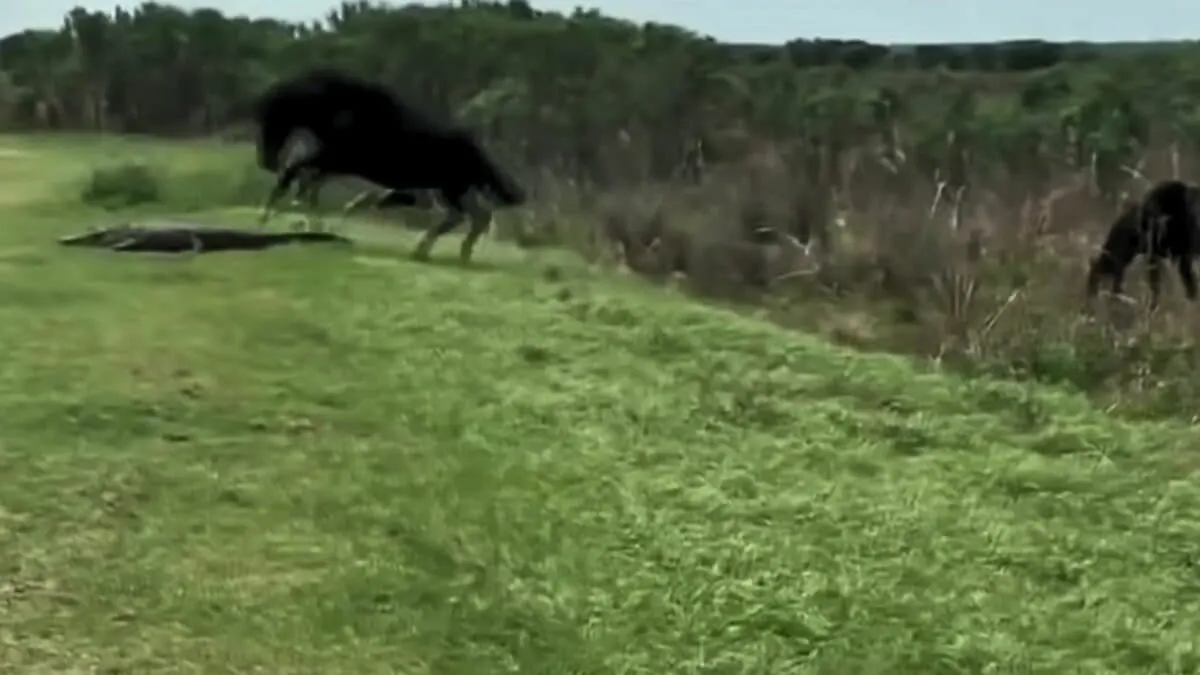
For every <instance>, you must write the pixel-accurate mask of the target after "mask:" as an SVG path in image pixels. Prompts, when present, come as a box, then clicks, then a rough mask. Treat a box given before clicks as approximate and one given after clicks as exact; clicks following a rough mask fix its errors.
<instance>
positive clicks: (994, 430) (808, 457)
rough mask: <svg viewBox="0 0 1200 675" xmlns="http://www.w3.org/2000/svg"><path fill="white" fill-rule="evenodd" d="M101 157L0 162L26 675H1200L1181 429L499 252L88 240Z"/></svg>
mask: <svg viewBox="0 0 1200 675" xmlns="http://www.w3.org/2000/svg"><path fill="white" fill-rule="evenodd" d="M113 142H114V143H116V141H113ZM94 143H95V142H93V141H86V142H85V141H83V140H78V139H76V140H74V141H70V142H68V141H45V140H36V141H35V140H28V139H14V138H0V146H2V147H5V148H10V149H13V150H16V149H23V150H25V152H24V153H23V154H22V153H16V152H10V153H7V154H5V155H4V156H0V341H2V344H3V345H4V346H5V352H4V364H3V366H2V367H0V476H2V477H3V480H0V672H11V673H30V674H34V673H85V672H98V673H99V672H103V673H249V672H261V673H272V674H284V673H314V674H315V673H320V674H325V675H336V674H347V675H349V674H354V675H359V674H366V673H405V674H422V673H438V674H441V673H445V674H463V675H475V674H478V675H492V674H496V673H505V672H512V673H517V672H519V673H546V674H548V675H566V674H570V673H597V674H600V673H614V674H616V673H621V674H633V673H639V674H640V673H644V674H646V675H660V674H662V673H712V674H726V673H729V674H734V673H762V674H776V673H780V674H782V673H789V674H790V673H797V674H802V673H812V674H817V673H821V674H829V675H851V674H875V673H878V674H881V675H882V674H885V673H886V674H901V673H913V674H914V675H915V674H918V673H921V674H933V673H1046V674H1048V675H1049V674H1056V675H1066V674H1069V673H1089V674H1090V673H1163V674H1166V673H1179V674H1194V673H1197V672H1200V484H1198V483H1197V477H1198V476H1200V473H1198V470H1200V442H1198V439H1197V435H1196V433H1195V432H1194V431H1193V430H1192V429H1190V428H1188V427H1186V426H1184V425H1182V424H1179V425H1172V424H1168V423H1155V424H1150V423H1143V424H1134V423H1128V422H1119V421H1115V420H1110V419H1108V418H1106V417H1105V416H1104V415H1103V414H1102V413H1101V412H1098V411H1096V410H1094V409H1092V408H1090V407H1089V406H1088V404H1087V403H1086V402H1085V401H1084V400H1083V399H1082V398H1081V397H1077V396H1074V395H1068V394H1065V393H1061V392H1056V391H1054V390H1050V389H1039V388H1032V387H1030V386H1026V385H1017V384H1009V383H1000V382H991V381H984V380H963V379H956V378H951V377H946V376H940V375H929V374H921V373H919V372H917V371H916V370H915V369H914V368H913V367H912V366H911V365H909V364H908V363H907V362H906V361H904V360H902V359H900V358H894V357H885V356H871V355H862V354H856V353H852V352H850V351H847V350H843V349H839V348H835V347H832V346H829V345H827V344H825V343H822V342H820V341H818V340H816V339H814V338H810V337H807V336H805V335H801V334H796V333H790V332H785V331H783V330H781V329H778V328H774V327H772V326H769V325H767V324H765V323H760V322H758V321H755V320H754V319H752V318H748V317H744V316H737V315H734V314H731V313H729V312H725V311H721V310H716V309H708V308H703V307H700V306H697V305H695V304H692V303H689V302H687V301H685V300H682V299H680V298H678V297H675V296H673V295H672V294H671V293H669V292H666V291H663V290H654V289H645V288H642V287H640V286H638V285H636V284H634V283H633V282H632V281H629V280H621V279H611V278H606V277H603V276H600V275H598V274H593V273H590V272H588V271H587V270H584V269H582V268H579V267H576V266H572V265H569V264H563V263H561V262H559V261H553V260H550V259H549V258H544V257H539V258H536V259H535V258H530V257H528V256H526V255H525V254H523V253H520V252H517V251H515V250H511V249H505V248H503V247H501V246H500V245H498V244H496V243H494V242H488V243H486V244H481V246H480V249H479V254H480V259H479V264H478V265H476V266H475V267H473V268H470V269H461V268H459V267H458V266H457V265H455V264H453V263H450V262H449V261H452V260H453V259H454V258H455V257H456V255H457V242H456V241H451V240H446V241H444V242H442V244H441V245H440V247H439V248H438V249H437V250H435V254H434V255H435V257H437V258H440V261H435V262H434V263H432V264H420V263H416V262H412V261H410V260H409V259H408V258H407V257H406V254H407V250H408V247H409V246H410V245H411V243H412V240H411V238H409V235H400V234H393V233H391V232H386V231H383V230H378V229H371V227H370V226H367V225H363V224H360V225H358V226H356V227H355V228H354V229H353V231H352V234H356V235H359V236H361V237H366V238H369V239H370V241H371V244H370V245H369V246H365V247H362V248H361V249H360V250H333V249H328V250H326V249H318V248H307V249H305V248H295V249H284V250H274V251H270V252H266V253H255V254H228V255H214V256H211V257H204V258H198V259H188V260H170V259H164V258H161V257H153V256H151V257H145V258H139V257H136V256H118V255H106V254H104V253H101V252H97V251H89V250H58V249H56V248H55V247H54V246H53V243H52V242H53V237H54V236H57V235H59V234H62V233H64V232H67V231H71V230H77V229H82V228H83V227H84V226H86V225H88V224H89V223H91V222H99V221H103V220H105V219H106V218H107V219H109V220H111V219H112V216H104V215H96V213H95V212H89V211H86V210H84V209H83V208H82V207H78V208H75V207H69V204H70V203H71V202H72V201H73V200H74V199H75V193H74V192H71V191H70V190H69V189H67V188H56V189H55V190H51V189H48V188H47V189H42V188H39V186H41V185H48V186H56V185H57V186H61V185H65V183H64V182H63V181H64V180H66V179H65V178H64V176H68V177H69V176H79V175H83V174H85V173H86V171H87V161H90V160H84V161H81V160H80V159H79V158H80V157H85V158H98V157H102V156H105V155H108V154H111V151H104V150H97V149H96V147H97V146H95V145H94ZM121 143H126V144H128V146H129V147H130V148H140V147H142V146H139V145H138V144H136V143H134V142H132V141H122V142H121ZM89 144H90V145H89ZM85 145H86V146H87V149H86V150H83V149H77V148H82V147H84V146H85ZM122 147H124V146H122ZM146 148H147V149H145V150H139V151H144V152H147V153H151V152H154V153H158V154H157V155H155V156H160V157H169V156H171V155H170V153H171V152H174V153H175V154H177V155H178V156H179V157H180V159H179V161H180V162H184V163H186V162H189V161H191V162H201V161H215V160H210V159H203V160H201V159H195V157H196V156H197V153H201V152H207V151H202V150H197V149H195V148H192V149H189V148H187V147H184V146H178V147H174V148H172V147H171V146H166V145H163V146H158V147H155V148H153V149H148V148H150V146H146ZM189 158H190V159H189ZM72 171H74V172H75V173H73V174H72V173H71V172H72ZM56 190H57V191H56ZM52 199H53V200H57V202H55V203H56V204H57V206H54V207H47V206H46V204H47V203H49V202H48V201H47V200H52ZM189 217H193V218H195V219H198V220H204V221H211V222H221V221H227V222H239V221H245V220H246V218H247V217H248V216H247V215H246V214H245V213H241V212H229V211H212V212H208V213H200V214H193V215H192V216H189ZM552 272H554V273H552Z"/></svg>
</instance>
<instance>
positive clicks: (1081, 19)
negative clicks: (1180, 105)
mask: <svg viewBox="0 0 1200 675" xmlns="http://www.w3.org/2000/svg"><path fill="white" fill-rule="evenodd" d="M8 4H9V6H8V7H6V8H5V13H4V15H3V16H0V35H4V36H7V35H11V34H14V33H19V32H22V31H24V30H31V29H32V30H39V29H42V30H54V29H56V28H58V27H59V26H61V25H62V20H63V17H64V16H65V15H66V13H67V12H68V11H70V9H71V8H72V7H74V6H82V7H84V8H86V9H89V10H91V11H97V10H100V11H105V12H111V11H112V9H113V7H114V6H115V5H118V4H120V5H122V6H125V7H135V6H137V5H138V4H140V3H103V4H101V3H94V2H79V1H75V2H72V1H70V0H9V3H8ZM164 4H169V5H174V6H177V7H181V8H184V9H188V10H194V9H198V8H201V7H211V8H214V9H217V10H219V11H221V12H222V13H223V14H226V15H229V16H235V15H247V16H250V17H253V18H277V19H282V20H286V21H294V22H308V21H314V20H322V19H323V18H324V16H325V14H326V13H327V12H328V11H330V10H331V9H333V8H335V7H337V6H338V4H339V3H337V2H332V1H330V0H296V1H295V3H294V4H292V5H290V6H289V7H288V9H287V10H286V11H283V10H281V9H280V8H279V7H278V6H277V5H276V4H275V3H274V2H273V1H272V0H209V1H207V2H205V1H197V0H181V1H179V2H167V3H164ZM387 4H393V5H402V4H408V3H387ZM417 4H447V3H445V2H421V3H417ZM530 4H531V5H532V6H533V7H534V8H536V9H538V10H542V11H553V12H559V13H564V14H570V13H571V12H572V11H573V9H574V8H575V6H582V7H584V8H594V9H597V10H598V11H600V12H601V13H602V14H604V15H606V16H611V17H614V18H620V19H625V20H629V21H633V22H635V23H638V24H642V23H646V22H655V23H663V24H672V25H676V26H681V27H683V28H685V29H688V30H691V31H694V32H696V33H699V34H701V35H706V36H709V37H712V38H714V39H716V40H718V41H720V42H724V43H732V44H760V45H780V44H783V43H785V42H788V41H790V40H821V39H824V40H862V41H864V42H870V43H874V44H879V45H886V46H894V47H908V46H915V45H935V44H936V45H969V44H984V43H995V42H1012V41H1019V40H1042V41H1046V42H1060V43H1066V42H1087V43H1093V44H1101V45H1104V44H1111V45H1122V44H1155V43H1172V42H1189V41H1195V40H1196V35H1195V34H1194V33H1190V32H1189V31H1188V30H1185V27H1186V26H1188V25H1191V24H1193V23H1196V24H1200V3H1196V4H1192V3H1190V2H1185V1H1184V0H1144V1H1143V2H1142V3H1140V4H1139V5H1138V11H1137V13H1136V15H1134V16H1132V17H1124V18H1122V16H1121V15H1122V14H1123V13H1127V12H1122V11H1121V9H1122V8H1127V7H1128V5H1124V4H1122V5H1117V4H1116V3H1111V4H1110V5H1105V2H1104V0H1090V1H1089V2H1087V3H1084V2H1082V0H1060V2H1059V3H1057V4H1047V3H1042V2H1039V1H1038V0H1010V2H1009V3H1008V4H1006V5H1004V6H998V7H997V6H987V7H977V8H976V9H974V10H971V9H964V6H965V5H967V3H963V2H952V1H951V0H940V1H938V0H927V2H925V3H923V4H922V5H920V6H911V5H910V4H909V3H908V2H907V0H870V1H869V3H861V4H859V5H858V6H857V7H855V8H852V9H838V8H837V7H836V6H830V5H824V4H820V5H818V4H817V3H797V4H795V5H790V6H789V5H784V4H783V3H780V2H778V1H777V0H741V2H740V3H739V5H738V11H737V12H730V11H728V4H727V3H725V2H724V0H662V1H661V2H660V3H659V4H658V5H656V6H649V5H645V4H642V3H639V2H635V1H634V0H594V1H592V2H578V1H576V0H532V1H531V2H530ZM1106 9H1107V10H1108V11H1105V10H1106ZM793 26H794V27H793ZM1064 26H1069V27H1071V28H1070V30H1064V29H1063V27H1064ZM805 28H807V30H805Z"/></svg>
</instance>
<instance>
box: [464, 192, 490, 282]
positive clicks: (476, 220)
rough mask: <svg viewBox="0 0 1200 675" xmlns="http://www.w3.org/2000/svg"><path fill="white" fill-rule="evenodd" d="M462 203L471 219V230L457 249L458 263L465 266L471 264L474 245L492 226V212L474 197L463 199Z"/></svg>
mask: <svg viewBox="0 0 1200 675" xmlns="http://www.w3.org/2000/svg"><path fill="white" fill-rule="evenodd" d="M462 202H463V206H464V208H465V210H466V212H467V214H468V215H469V216H470V219H471V229H470V230H469V231H468V232H467V236H466V237H464V238H463V241H462V246H460V247H459V251H458V258H459V261H460V262H462V264H464V265H466V264H467V263H469V262H471V256H472V254H474V252H475V244H476V243H477V242H478V241H479V238H480V237H482V236H483V235H484V233H486V232H487V231H488V229H489V228H490V227H491V226H492V212H491V210H490V209H487V208H486V207H484V206H483V205H482V204H480V203H479V199H478V198H476V197H472V196H467V197H464V198H463V200H462Z"/></svg>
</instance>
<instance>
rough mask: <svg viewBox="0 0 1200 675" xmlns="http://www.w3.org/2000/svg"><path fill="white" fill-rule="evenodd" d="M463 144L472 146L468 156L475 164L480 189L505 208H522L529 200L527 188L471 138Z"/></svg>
mask: <svg viewBox="0 0 1200 675" xmlns="http://www.w3.org/2000/svg"><path fill="white" fill-rule="evenodd" d="M463 142H464V143H467V144H469V146H470V147H469V150H470V152H469V153H468V156H469V157H470V158H471V159H472V160H473V163H474V164H475V167H474V168H475V171H476V173H477V177H476V180H477V182H478V184H479V187H480V188H482V189H484V190H486V191H488V192H489V193H491V194H492V196H493V197H495V199H497V200H498V201H499V202H500V203H501V204H504V205H505V206H520V205H521V204H524V203H525V202H526V201H527V200H528V199H529V196H528V194H527V193H526V192H525V188H523V187H521V184H520V183H519V182H518V181H517V179H516V178H515V177H514V176H513V175H512V174H510V173H508V172H507V171H505V170H504V169H502V168H500V166H499V165H497V164H496V162H495V161H494V160H492V158H491V157H489V156H488V153H487V152H485V151H484V150H483V148H481V147H480V146H479V144H478V143H476V142H475V141H474V140H473V139H470V138H467V139H464V141H463Z"/></svg>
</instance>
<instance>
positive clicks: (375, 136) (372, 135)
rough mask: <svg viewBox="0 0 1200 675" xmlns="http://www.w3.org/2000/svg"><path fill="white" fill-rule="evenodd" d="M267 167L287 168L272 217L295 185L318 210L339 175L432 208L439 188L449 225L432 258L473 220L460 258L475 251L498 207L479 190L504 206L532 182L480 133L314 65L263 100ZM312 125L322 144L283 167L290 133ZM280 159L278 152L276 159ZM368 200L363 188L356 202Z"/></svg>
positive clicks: (424, 247)
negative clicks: (513, 170) (524, 182)
mask: <svg viewBox="0 0 1200 675" xmlns="http://www.w3.org/2000/svg"><path fill="white" fill-rule="evenodd" d="M257 116H258V124H259V146H258V147H259V164H260V165H261V166H262V167H263V168H266V169H268V170H273V171H277V172H278V178H277V180H276V184H275V187H274V189H272V191H271V194H270V195H269V196H268V198H267V201H266V203H265V204H264V207H263V214H262V221H263V222H266V220H267V219H268V218H269V217H270V213H271V208H272V207H273V206H274V204H275V203H276V202H278V200H279V199H280V198H282V197H283V195H284V194H286V193H287V191H288V189H289V188H290V187H291V185H292V184H293V183H297V182H299V184H300V189H301V192H304V193H307V198H308V202H309V207H310V209H311V210H314V211H315V209H316V204H317V200H318V198H319V190H320V187H321V185H322V184H323V182H324V181H325V180H327V179H328V178H331V177H333V176H357V177H359V178H362V179H364V180H367V181H369V182H371V183H375V184H376V185H379V186H382V187H384V188H387V189H388V190H389V191H390V192H387V193H386V194H384V196H383V197H382V198H381V199H380V202H381V203H383V204H386V205H389V206H395V205H407V206H421V205H423V203H422V199H421V197H420V196H419V195H418V194H417V193H418V192H419V191H432V192H434V193H436V194H437V195H438V196H440V198H441V201H442V202H443V203H444V205H445V206H446V208H447V216H446V218H445V219H444V220H443V222H442V223H441V224H439V225H438V226H437V227H435V228H433V229H431V230H429V231H428V232H427V233H426V235H425V236H424V237H423V238H422V239H421V241H420V243H419V244H418V245H417V248H416V250H415V251H414V255H415V256H416V257H418V258H427V257H428V255H429V252H430V250H431V248H432V247H433V244H434V242H436V240H437V239H438V238H439V237H440V236H441V235H443V234H445V233H447V232H449V231H451V230H453V229H454V228H455V227H457V226H458V225H459V224H461V223H462V221H463V220H464V219H465V216H466V215H467V214H469V215H470V219H471V230H470V232H468V234H467V236H466V238H465V239H464V241H463V245H462V249H461V251H460V256H461V258H462V260H463V261H464V262H466V261H468V260H469V259H470V257H471V254H472V251H473V249H474V246H475V243H476V241H477V240H478V239H479V237H480V236H481V235H482V234H483V233H484V232H486V231H487V228H488V225H489V224H490V222H491V212H490V210H488V209H487V208H485V207H484V206H483V205H482V204H480V202H479V200H478V199H477V198H476V195H475V194H474V193H476V192H480V193H484V194H486V195H488V196H490V197H491V198H492V199H493V200H494V201H496V202H499V204H501V205H504V206H517V205H519V204H522V203H524V202H525V200H526V195H525V191H524V189H523V188H522V187H521V186H520V185H519V184H518V183H517V182H516V180H515V179H514V178H513V177H512V176H510V175H508V174H507V173H506V172H505V171H504V170H502V169H501V168H500V167H498V166H497V165H496V163H495V162H494V161H493V160H492V159H491V158H490V157H489V156H488V155H487V153H486V152H485V151H484V150H483V148H482V147H480V145H479V143H478V142H477V141H476V140H475V138H474V137H473V136H472V134H471V133H470V132H468V131H467V130H465V129H462V128H459V127H457V126H455V125H451V124H446V123H441V122H438V121H436V120H434V119H432V118H431V117H429V116H427V115H425V114H423V113H420V112H418V111H417V110H416V109H415V108H413V107H412V106H409V105H408V104H406V103H405V102H403V101H401V100H400V99H399V98H398V97H396V96H394V95H393V94H391V93H390V92H388V91H387V90H386V89H384V88H383V87H380V86H378V85H375V84H372V83H369V82H364V81H362V80H358V79H356V78H353V77H351V76H346V75H342V74H340V73H336V72H332V71H314V72H311V73H308V74H305V75H302V76H300V77H298V78H293V79H292V80H288V81H285V82H282V83H279V84H277V85H276V86H274V87H272V88H271V89H269V90H268V91H267V92H266V93H265V94H264V95H263V97H261V99H260V100H259V102H258V106H257ZM302 129H303V130H306V131H307V133H309V134H311V135H312V136H313V137H314V138H315V140H316V144H315V145H316V147H315V148H312V149H311V150H309V151H308V152H306V153H303V154H302V155H301V156H300V157H299V158H297V159H295V160H294V161H290V162H288V163H286V165H283V164H281V163H280V161H279V159H278V155H279V153H280V152H281V151H282V149H283V147H284V145H285V144H286V140H287V138H288V137H289V136H290V135H291V134H293V133H297V132H299V131H300V130H302ZM272 158H275V159H272ZM361 201H364V195H360V197H359V198H356V199H355V200H354V201H353V202H351V204H350V208H353V206H355V205H357V204H358V203H360V202H361Z"/></svg>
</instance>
